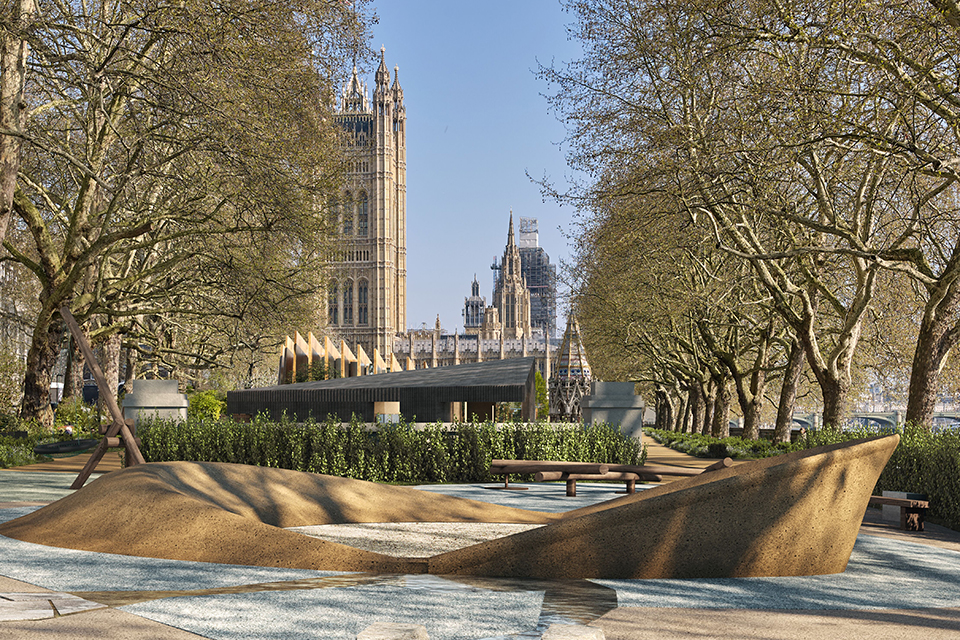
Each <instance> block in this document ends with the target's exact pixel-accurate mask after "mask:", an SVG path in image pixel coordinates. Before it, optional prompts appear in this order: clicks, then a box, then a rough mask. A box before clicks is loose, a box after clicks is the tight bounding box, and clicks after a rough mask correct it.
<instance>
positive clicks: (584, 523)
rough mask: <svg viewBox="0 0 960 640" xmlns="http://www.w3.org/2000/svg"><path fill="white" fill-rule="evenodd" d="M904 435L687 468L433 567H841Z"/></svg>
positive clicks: (663, 572)
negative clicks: (692, 472)
mask: <svg viewBox="0 0 960 640" xmlns="http://www.w3.org/2000/svg"><path fill="white" fill-rule="evenodd" d="M899 441H900V436H897V435H892V436H887V437H883V438H875V439H867V440H857V441H853V442H849V443H842V444H836V445H830V446H826V447H818V448H816V449H810V450H807V451H798V452H795V453H790V454H786V455H782V456H777V457H774V458H767V459H765V460H758V461H755V462H752V463H749V464H744V465H739V466H736V467H731V468H726V469H721V470H718V471H713V472H711V473H708V474H703V475H700V476H696V477H692V478H684V479H683V480H678V481H676V482H673V483H670V484H669V485H666V486H661V487H657V488H655V489H650V490H647V491H642V492H640V493H637V494H634V495H628V496H625V497H623V498H617V499H615V500H611V501H609V502H605V503H601V504H599V505H595V506H592V507H587V508H584V509H577V510H575V511H570V512H567V513H566V514H565V517H564V519H563V520H562V521H561V522H558V523H556V524H553V525H551V526H547V527H541V528H539V529H534V530H531V531H527V532H524V533H518V534H515V535H512V536H508V537H506V538H500V539H497V540H491V541H489V542H484V543H481V544H478V545H474V546H472V547H467V548H465V549H460V550H458V551H451V552H448V553H444V554H441V555H438V556H434V557H432V558H430V567H429V571H430V573H436V574H467V575H484V576H511V577H536V578H728V577H759V576H801V575H818V574H827V573H840V572H842V571H843V570H844V569H845V568H846V566H847V561H848V560H849V559H850V553H851V551H853V545H854V543H855V542H856V538H857V532H858V531H859V527H860V522H861V521H862V520H863V514H864V511H865V510H866V508H867V502H868V501H869V499H870V493H871V491H872V490H873V487H874V485H875V484H876V482H877V478H879V477H880V472H881V471H883V467H884V465H885V464H886V463H887V460H888V459H889V458H890V455H891V454H892V453H893V450H894V449H895V448H896V446H897V443H898V442H899Z"/></svg>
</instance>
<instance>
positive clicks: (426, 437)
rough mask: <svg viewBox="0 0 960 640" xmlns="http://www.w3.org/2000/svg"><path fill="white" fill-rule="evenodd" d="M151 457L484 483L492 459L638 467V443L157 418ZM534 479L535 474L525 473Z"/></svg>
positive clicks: (145, 430) (556, 435)
mask: <svg viewBox="0 0 960 640" xmlns="http://www.w3.org/2000/svg"><path fill="white" fill-rule="evenodd" d="M137 435H138V436H139V437H140V439H141V441H142V443H143V444H142V445H141V447H140V450H141V452H142V453H143V456H144V458H145V459H146V460H147V461H148V462H167V461H174V460H193V461H205V462H232V463H238V464H250V465H257V466H264V467H279V468H283V469H292V470H295V471H309V472H311V473H322V474H327V475H335V476H344V477H349V478H356V479H359V480H370V481H373V482H396V483H427V482H489V481H492V480H495V479H497V478H495V477H494V476H491V475H490V474H489V470H490V461H491V460H493V459H531V460H579V461H583V462H611V463H618V464H642V462H643V460H644V458H645V457H646V456H645V452H644V451H642V450H641V447H640V443H639V442H638V441H637V440H633V439H631V438H627V437H624V436H623V435H622V434H621V433H620V431H619V429H617V428H616V427H610V426H608V425H595V426H592V427H589V428H578V427H570V426H558V425H550V424H547V423H534V424H519V423H517V424H514V423H511V424H506V425H502V426H500V427H497V426H496V425H494V424H493V423H490V422H487V423H483V424H472V423H467V424H457V425H454V426H453V427H451V428H449V429H448V428H447V427H444V426H443V425H441V424H435V425H428V426H426V427H425V428H422V429H416V428H414V427H413V426H410V425H406V424H403V423H401V424H395V425H381V426H380V427H379V428H378V429H377V430H368V429H367V428H366V425H364V424H363V423H360V422H358V421H357V420H353V421H352V422H351V423H350V425H349V426H347V427H342V426H341V425H340V424H339V423H335V422H333V421H332V420H330V421H327V422H313V421H308V422H305V423H299V424H297V423H294V422H291V421H280V422H272V421H270V420H268V419H266V418H265V417H262V416H258V417H256V418H255V419H254V420H253V421H251V422H236V421H234V420H228V419H224V420H216V421H215V420H209V419H188V420H187V421H186V422H175V421H164V420H158V421H154V422H148V423H147V424H145V425H142V426H141V427H140V428H139V429H138V432H137ZM530 477H532V476H530Z"/></svg>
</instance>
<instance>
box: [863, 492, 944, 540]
mask: <svg viewBox="0 0 960 640" xmlns="http://www.w3.org/2000/svg"><path fill="white" fill-rule="evenodd" d="M869 504H870V506H871V507H882V506H883V505H890V506H893V507H900V528H901V529H903V530H904V531H923V516H924V515H925V514H926V513H927V509H929V508H930V503H929V502H928V501H926V500H910V499H908V498H887V497H884V496H870V503H869Z"/></svg>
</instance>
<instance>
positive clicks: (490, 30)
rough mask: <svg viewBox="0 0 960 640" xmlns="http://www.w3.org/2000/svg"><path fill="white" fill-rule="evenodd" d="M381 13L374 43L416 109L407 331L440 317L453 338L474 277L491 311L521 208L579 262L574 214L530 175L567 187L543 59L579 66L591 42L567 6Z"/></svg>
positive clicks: (551, 1) (401, 4)
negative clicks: (577, 34)
mask: <svg viewBox="0 0 960 640" xmlns="http://www.w3.org/2000/svg"><path fill="white" fill-rule="evenodd" d="M376 12H377V15H378V17H379V24H377V25H375V27H374V29H373V33H374V40H373V42H372V43H371V45H372V48H373V49H375V50H379V49H380V46H381V45H383V46H384V47H386V62H387V66H388V67H389V68H390V69H391V70H392V69H393V67H394V66H395V65H396V66H399V68H400V84H401V86H402V87H403V92H404V102H405V104H406V107H407V325H408V328H417V327H419V326H420V325H421V323H426V324H427V325H428V326H429V327H432V326H433V323H434V322H435V320H436V317H437V314H439V315H440V321H441V323H442V325H443V327H444V329H447V330H450V331H453V330H454V329H455V328H462V326H463V318H462V315H461V311H462V308H463V299H464V297H466V296H468V295H470V283H471V282H472V280H473V275H474V273H476V275H477V278H478V280H479V282H480V292H481V295H483V296H485V297H486V298H487V304H490V303H491V290H492V286H493V280H492V272H491V270H490V264H491V263H492V262H493V257H494V255H500V254H502V253H503V246H504V244H505V242H506V236H507V223H508V220H509V215H510V210H511V209H513V213H514V221H515V222H516V220H517V218H519V217H521V216H522V217H529V218H537V219H538V220H539V229H540V246H542V247H544V248H545V249H546V251H547V253H548V254H549V255H550V260H551V262H553V263H555V264H558V263H559V262H560V260H561V259H564V258H566V257H567V256H568V255H569V248H568V246H567V245H568V243H567V240H566V238H565V237H564V236H563V235H562V233H561V231H560V228H563V229H564V230H565V231H566V230H569V228H570V222H571V217H572V214H573V211H572V209H571V208H570V207H569V206H564V207H562V208H561V207H560V206H559V205H558V204H557V203H555V202H552V201H548V202H543V199H542V197H541V195H540V190H539V187H538V186H537V185H536V184H534V183H533V182H531V181H530V179H529V178H528V177H527V175H526V173H529V174H530V175H532V176H536V177H542V176H544V175H547V176H549V177H550V179H551V180H552V181H553V182H554V183H555V184H558V185H562V184H564V183H565V181H566V176H568V175H570V174H571V172H570V171H569V169H567V167H566V163H565V160H564V153H565V150H564V148H563V146H562V145H560V144H559V143H561V142H562V141H563V138H564V128H563V125H562V124H561V123H560V122H559V121H558V120H557V118H556V116H555V114H553V113H552V112H550V110H549V109H548V105H547V101H546V99H545V98H544V97H543V96H542V95H541V94H543V93H546V92H548V90H549V87H548V86H547V85H546V83H544V82H542V81H541V80H538V79H537V78H536V76H535V75H534V72H535V71H536V69H537V64H538V61H539V62H540V63H542V64H545V65H549V64H550V63H551V62H552V61H555V62H556V63H557V64H559V63H561V62H566V61H569V60H572V59H574V58H576V57H577V55H578V53H579V46H578V45H577V44H576V43H574V42H571V41H568V39H567V34H566V29H565V26H566V24H567V22H568V21H569V20H570V16H569V14H567V13H565V12H564V11H563V9H562V8H561V6H560V4H559V1H558V0H514V1H513V2H505V1H501V0H493V1H487V2H470V3H466V2H450V1H449V0H446V1H442V0H402V1H401V0H380V1H379V2H377V3H376ZM366 77H367V80H368V84H369V86H372V84H373V80H372V71H371V72H369V73H368V74H367V76H366ZM561 308H563V306H562V303H561ZM558 316H559V317H558V319H557V325H558V327H559V328H560V331H562V327H563V326H564V323H565V320H564V318H565V316H564V315H563V313H562V312H560V313H558Z"/></svg>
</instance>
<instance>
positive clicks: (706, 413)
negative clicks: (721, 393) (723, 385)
mask: <svg viewBox="0 0 960 640" xmlns="http://www.w3.org/2000/svg"><path fill="white" fill-rule="evenodd" d="M706 387H707V388H706V391H704V398H703V422H702V423H701V424H700V425H699V426H698V433H702V434H703V435H705V436H708V435H710V432H711V431H712V430H713V416H714V414H715V413H716V411H717V385H716V383H715V381H714V380H713V378H712V377H711V378H710V379H709V380H708V381H707V383H706ZM701 391H703V389H702V388H701Z"/></svg>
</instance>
